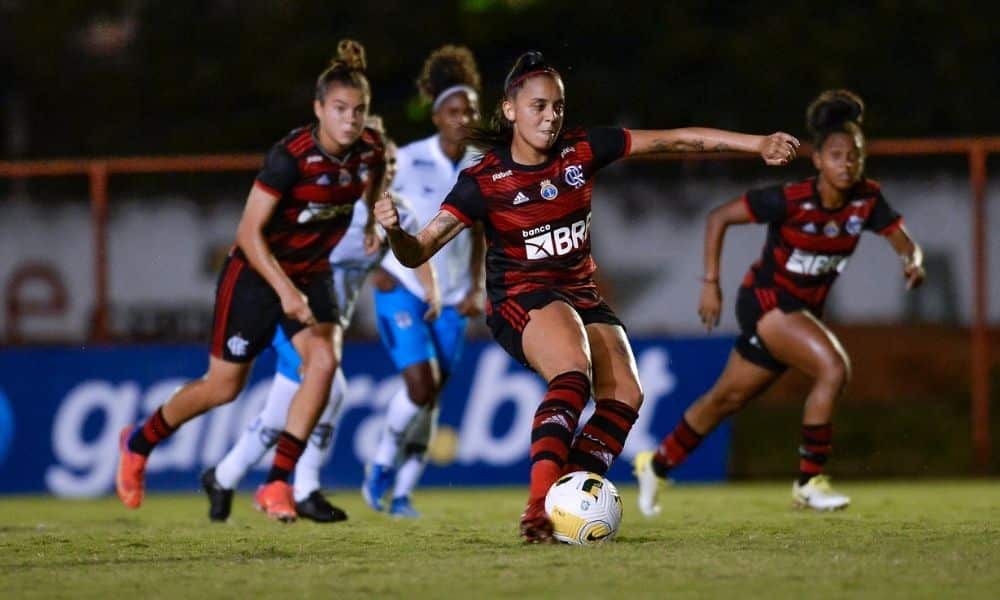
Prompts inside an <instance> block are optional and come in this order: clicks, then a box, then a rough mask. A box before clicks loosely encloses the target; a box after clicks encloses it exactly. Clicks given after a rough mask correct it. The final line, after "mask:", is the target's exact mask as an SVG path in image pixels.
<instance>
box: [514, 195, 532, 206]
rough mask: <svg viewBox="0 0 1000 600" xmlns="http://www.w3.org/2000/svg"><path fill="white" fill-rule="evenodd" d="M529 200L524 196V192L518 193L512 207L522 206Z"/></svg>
mask: <svg viewBox="0 0 1000 600" xmlns="http://www.w3.org/2000/svg"><path fill="white" fill-rule="evenodd" d="M530 200H531V198H529V197H527V196H525V195H524V192H518V193H517V195H516V196H514V206H517V205H518V204H524V203H525V202H528V201H530Z"/></svg>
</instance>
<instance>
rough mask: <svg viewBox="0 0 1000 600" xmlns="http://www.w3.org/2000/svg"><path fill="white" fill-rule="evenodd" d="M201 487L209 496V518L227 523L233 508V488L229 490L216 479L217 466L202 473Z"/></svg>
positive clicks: (216, 521)
mask: <svg viewBox="0 0 1000 600" xmlns="http://www.w3.org/2000/svg"><path fill="white" fill-rule="evenodd" d="M201 487H202V488H203V489H204V490H205V494H206V495H207V496H208V518H209V520H210V521H212V522H214V523H225V522H226V520H227V519H228V518H229V513H230V512H231V511H232V509H233V490H227V489H225V488H224V487H222V486H221V485H219V482H218V481H216V480H215V467H212V468H211V469H208V470H206V471H205V472H204V473H202V474H201Z"/></svg>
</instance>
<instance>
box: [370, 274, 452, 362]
mask: <svg viewBox="0 0 1000 600" xmlns="http://www.w3.org/2000/svg"><path fill="white" fill-rule="evenodd" d="M426 312H427V303H426V302H424V301H423V300H421V299H420V298H418V297H416V296H414V295H413V294H412V293H411V292H410V291H409V290H407V289H406V288H405V287H403V286H401V285H397V286H396V287H395V289H393V290H392V291H389V292H380V291H378V290H376V291H375V315H376V317H377V323H378V334H379V337H380V338H382V345H384V346H385V349H386V350H387V351H388V352H389V356H391V357H392V362H393V363H394V364H395V365H396V369H398V370H400V371H402V370H403V369H405V368H406V367H408V366H410V365H414V364H417V363H421V362H425V361H428V360H430V359H432V358H434V359H437V363H438V366H439V367H440V368H441V372H442V373H443V374H448V373H450V372H451V369H452V367H453V366H454V365H455V363H457V362H458V358H459V356H460V355H461V354H462V347H463V346H464V344H465V326H466V324H467V323H468V318H467V317H465V316H463V315H461V314H459V312H458V311H457V310H456V309H455V307H454V306H446V307H444V308H443V309H441V315H440V316H438V318H437V319H435V320H434V322H433V323H428V322H426V321H424V313H426Z"/></svg>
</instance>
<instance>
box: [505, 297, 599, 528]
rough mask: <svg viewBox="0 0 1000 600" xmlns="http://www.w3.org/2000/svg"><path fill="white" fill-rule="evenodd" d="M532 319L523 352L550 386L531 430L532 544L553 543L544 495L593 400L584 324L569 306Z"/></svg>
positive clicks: (528, 512) (528, 518) (525, 523)
mask: <svg viewBox="0 0 1000 600" xmlns="http://www.w3.org/2000/svg"><path fill="white" fill-rule="evenodd" d="M528 315H529V321H528V323H527V325H525V327H524V331H523V332H522V349H523V351H524V355H525V357H526V358H527V360H528V363H529V364H530V365H531V366H532V367H533V368H534V369H535V371H537V372H538V373H539V374H540V375H541V376H542V377H543V378H544V379H545V381H547V382H548V384H549V387H548V391H547V392H546V394H545V398H544V399H543V400H542V402H541V404H539V406H538V410H537V411H536V412H535V418H534V425H533V427H532V433H531V485H530V490H529V493H528V503H527V506H526V507H525V509H524V514H522V515H521V536H522V537H524V539H525V541H526V542H529V543H551V542H552V541H553V538H552V522H551V521H549V518H548V516H547V515H546V514H545V494H546V492H548V490H549V488H550V487H551V486H552V484H553V483H555V481H556V479H558V478H559V475H560V474H562V470H563V468H564V467H565V465H566V463H567V460H568V459H569V452H570V444H571V443H572V441H573V434H574V433H575V432H576V426H577V423H578V421H579V419H580V412H581V411H582V410H583V407H584V405H585V404H586V403H587V399H588V398H589V396H590V348H589V344H588V343H587V335H586V331H585V330H584V327H583V322H582V321H581V320H580V317H579V315H577V314H576V311H575V310H573V308H572V307H570V306H569V305H568V304H566V303H564V302H561V301H556V302H552V303H550V304H548V305H546V306H544V307H542V308H539V309H535V310H532V311H530V312H529V313H528Z"/></svg>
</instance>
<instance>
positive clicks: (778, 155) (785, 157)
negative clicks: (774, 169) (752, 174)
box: [757, 131, 799, 166]
mask: <svg viewBox="0 0 1000 600" xmlns="http://www.w3.org/2000/svg"><path fill="white" fill-rule="evenodd" d="M798 149H799V140H798V139H796V138H795V137H794V136H791V135H788V134H787V133H784V132H782V131H778V132H776V133H772V134H771V135H765V136H762V137H761V141H760V145H759V146H758V147H757V150H758V152H760V157H761V158H763V159H764V162H765V163H767V164H769V165H773V166H780V165H787V164H788V163H790V162H792V159H794V158H795V154H796V153H797V152H798Z"/></svg>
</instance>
